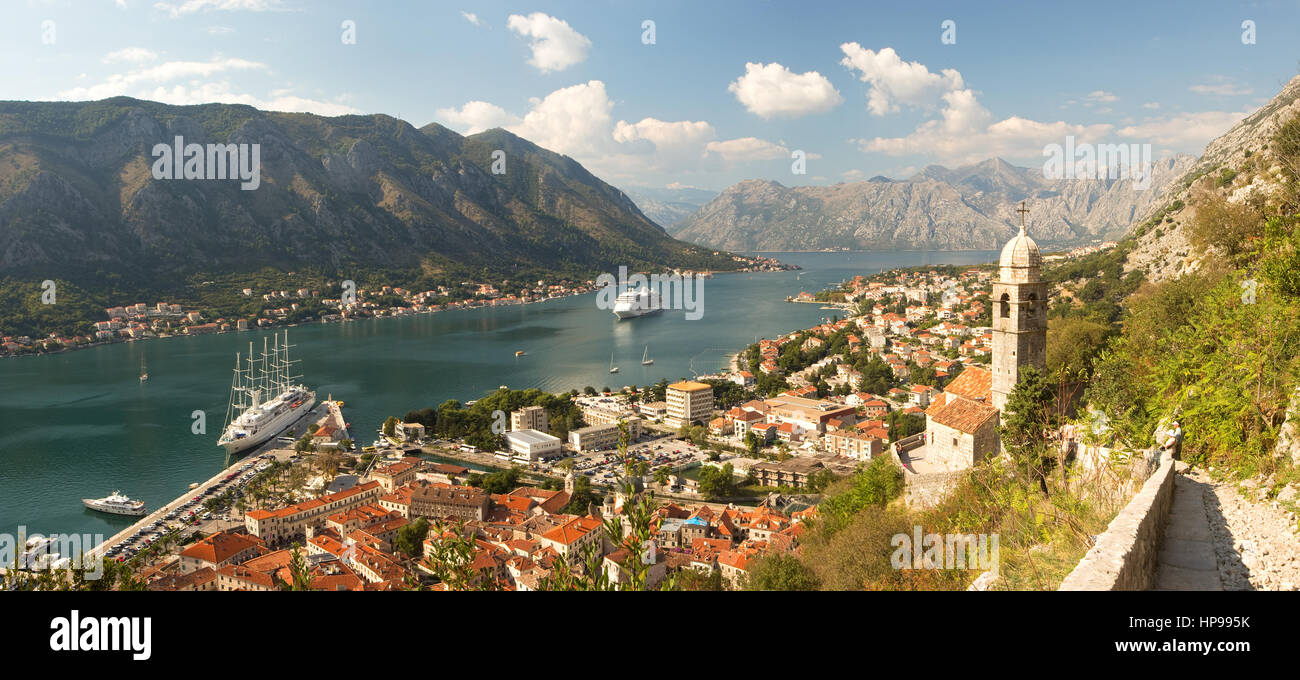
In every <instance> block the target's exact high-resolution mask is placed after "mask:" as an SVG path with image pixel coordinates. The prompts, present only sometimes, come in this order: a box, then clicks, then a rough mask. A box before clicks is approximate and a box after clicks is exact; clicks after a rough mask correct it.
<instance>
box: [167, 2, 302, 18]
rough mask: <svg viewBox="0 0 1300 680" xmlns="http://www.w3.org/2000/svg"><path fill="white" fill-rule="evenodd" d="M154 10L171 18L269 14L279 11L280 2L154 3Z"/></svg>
mask: <svg viewBox="0 0 1300 680" xmlns="http://www.w3.org/2000/svg"><path fill="white" fill-rule="evenodd" d="M153 6H154V9H156V10H159V11H163V12H166V13H167V14H169V15H171V18H173V19H175V18H177V17H181V16H184V15H186V14H194V13H196V12H210V11H213V10H217V11H223V12H239V11H244V12H269V11H271V10H274V9H279V7H280V0H185V1H184V2H180V3H175V2H155V3H154V5H153Z"/></svg>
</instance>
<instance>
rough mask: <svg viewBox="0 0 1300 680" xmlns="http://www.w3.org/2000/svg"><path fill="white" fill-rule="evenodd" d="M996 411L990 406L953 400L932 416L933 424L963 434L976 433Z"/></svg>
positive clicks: (963, 400)
mask: <svg viewBox="0 0 1300 680" xmlns="http://www.w3.org/2000/svg"><path fill="white" fill-rule="evenodd" d="M997 414H998V410H997V409H995V408H993V407H992V406H990V405H988V404H985V403H981V402H976V401H969V400H966V399H953V400H952V401H950V402H948V404H947V405H946V406H944V407H943V409H942V410H940V411H939V412H938V413H937V414H935V415H934V416H932V419H933V420H934V422H936V423H938V424H940V425H946V426H947V427H951V428H953V429H954V430H959V431H961V432H963V433H965V434H974V433H975V432H977V431H978V430H979V429H980V427H981V426H983V425H984V423H985V422H988V419H989V418H993V417H995V416H997Z"/></svg>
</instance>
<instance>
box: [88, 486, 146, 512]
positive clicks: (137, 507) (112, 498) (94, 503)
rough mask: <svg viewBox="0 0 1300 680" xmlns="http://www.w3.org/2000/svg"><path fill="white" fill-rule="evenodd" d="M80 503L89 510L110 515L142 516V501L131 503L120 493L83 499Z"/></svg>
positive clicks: (131, 501)
mask: <svg viewBox="0 0 1300 680" xmlns="http://www.w3.org/2000/svg"><path fill="white" fill-rule="evenodd" d="M81 503H82V505H85V506H86V507H88V508H90V509H91V510H98V511H99V512H106V513H108V514H110V515H131V516H133V517H139V516H140V515H143V514H144V501H133V500H131V499H130V498H127V497H126V496H123V495H122V492H121V491H114V492H113V493H112V494H111V495H108V496H105V497H103V498H83V499H81Z"/></svg>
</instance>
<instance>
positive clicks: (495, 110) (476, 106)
mask: <svg viewBox="0 0 1300 680" xmlns="http://www.w3.org/2000/svg"><path fill="white" fill-rule="evenodd" d="M434 115H436V116H437V117H438V120H440V121H442V122H443V123H444V124H446V125H447V126H448V127H453V128H456V129H458V130H461V131H463V132H464V133H465V134H467V135H472V134H475V133H478V132H482V131H484V130H491V129H492V128H497V127H510V126H513V125H518V124H520V123H522V122H523V119H522V118H520V117H519V116H516V115H513V114H511V113H509V112H508V111H506V110H505V109H503V108H501V107H500V106H497V105H496V104H489V103H488V102H484V101H472V102H465V105H464V106H462V107H460V108H459V109H456V108H446V109H438V110H437V111H435V112H434Z"/></svg>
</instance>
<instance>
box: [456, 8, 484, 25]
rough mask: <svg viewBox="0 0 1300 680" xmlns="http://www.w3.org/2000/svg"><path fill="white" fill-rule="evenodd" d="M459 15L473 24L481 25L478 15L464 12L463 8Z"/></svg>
mask: <svg viewBox="0 0 1300 680" xmlns="http://www.w3.org/2000/svg"><path fill="white" fill-rule="evenodd" d="M460 15H461V16H463V17H465V21H468V22H470V23H471V24H474V25H475V26H482V25H483V22H482V21H481V20H480V19H479V18H478V15H477V14H475V13H473V12H466V11H464V10H461V13H460Z"/></svg>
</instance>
